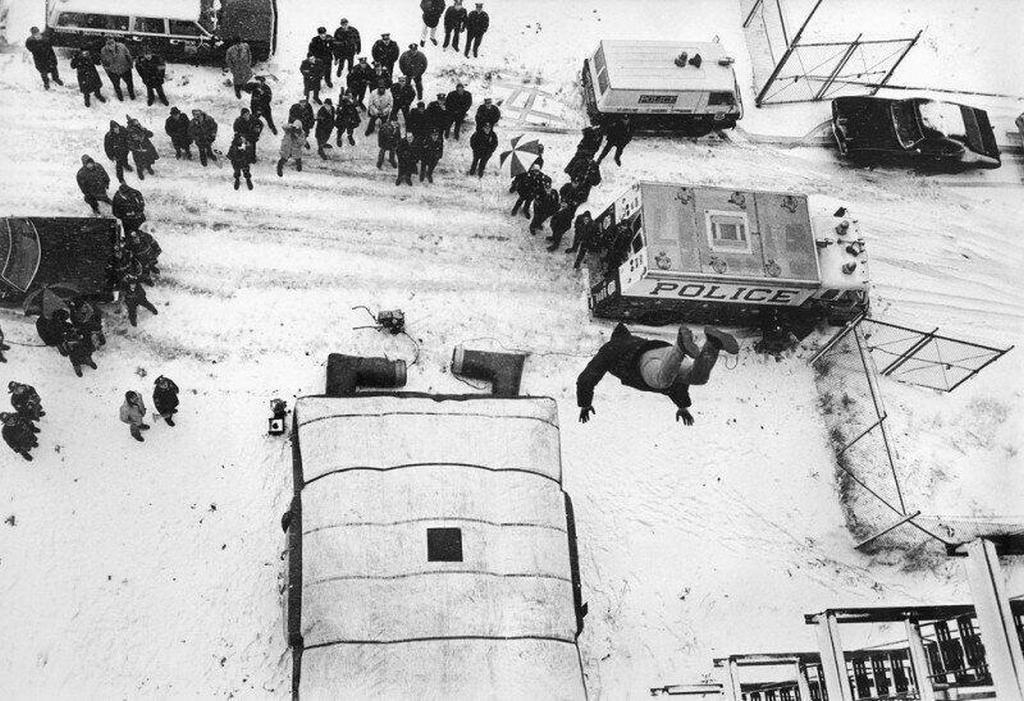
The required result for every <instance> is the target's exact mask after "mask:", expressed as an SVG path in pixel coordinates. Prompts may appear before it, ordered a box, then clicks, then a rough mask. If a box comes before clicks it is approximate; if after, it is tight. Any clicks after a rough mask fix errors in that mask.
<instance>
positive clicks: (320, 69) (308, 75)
mask: <svg viewBox="0 0 1024 701" xmlns="http://www.w3.org/2000/svg"><path fill="white" fill-rule="evenodd" d="M299 73H301V74H302V92H303V94H304V95H305V96H306V99H307V100H308V99H309V94H310V93H313V101H314V102H316V103H317V104H320V83H321V82H322V81H323V79H324V65H323V64H322V63H321V62H320V60H319V59H318V58H317V57H316V56H314V55H313V54H309V55H308V56H306V59H305V60H304V61H303V62H302V63H300V64H299Z"/></svg>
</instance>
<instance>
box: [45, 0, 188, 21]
mask: <svg viewBox="0 0 1024 701" xmlns="http://www.w3.org/2000/svg"><path fill="white" fill-rule="evenodd" d="M56 12H88V13H94V14H103V15H127V16H131V17H163V18H166V19H176V20H184V21H186V22H194V21H196V20H197V19H199V14H200V0H172V1H170V2H169V1H168V0H55V1H53V2H51V4H50V13H51V15H50V16H51V17H53V16H54V13H56Z"/></svg>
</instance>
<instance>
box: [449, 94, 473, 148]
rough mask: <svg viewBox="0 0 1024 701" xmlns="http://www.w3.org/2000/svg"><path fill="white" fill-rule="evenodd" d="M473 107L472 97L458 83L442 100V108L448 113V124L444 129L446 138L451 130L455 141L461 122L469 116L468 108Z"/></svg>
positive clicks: (460, 128) (460, 129)
mask: <svg viewBox="0 0 1024 701" xmlns="http://www.w3.org/2000/svg"><path fill="white" fill-rule="evenodd" d="M472 106H473V95H472V94H471V93H470V92H469V91H468V90H466V86H464V85H463V84H462V83H459V84H457V85H456V86H455V89H454V90H452V91H451V92H450V93H448V95H447V96H446V97H445V98H444V108H445V111H446V112H448V123H447V124H446V125H445V127H444V135H445V137H446V138H447V137H448V132H449V130H451V131H452V132H453V135H454V137H455V139H456V140H458V138H459V133H460V132H461V131H462V122H463V120H465V119H466V115H467V114H469V108H470V107H472Z"/></svg>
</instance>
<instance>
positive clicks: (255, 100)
mask: <svg viewBox="0 0 1024 701" xmlns="http://www.w3.org/2000/svg"><path fill="white" fill-rule="evenodd" d="M241 89H242V90H244V91H246V92H247V93H249V94H250V95H251V97H250V98H249V109H251V110H252V113H253V114H254V115H255V116H256V117H260V118H262V119H263V120H265V121H266V123H267V126H268V127H269V128H270V133H271V134H277V127H276V126H275V125H274V115H273V113H272V112H271V110H270V103H271V102H272V101H273V99H274V91H273V90H271V88H270V86H269V85H267V79H266V78H265V77H263V76H261V75H258V76H256V79H255V80H253V81H252V82H251V83H246V84H245V85H243V86H242V88H241Z"/></svg>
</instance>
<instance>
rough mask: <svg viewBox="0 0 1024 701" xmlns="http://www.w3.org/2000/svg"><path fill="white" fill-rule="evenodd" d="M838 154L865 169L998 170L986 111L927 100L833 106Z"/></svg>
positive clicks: (859, 100) (852, 100) (866, 100)
mask: <svg viewBox="0 0 1024 701" xmlns="http://www.w3.org/2000/svg"><path fill="white" fill-rule="evenodd" d="M832 130H833V132H834V133H835V137H836V142H837V143H838V144H839V151H840V152H841V153H842V154H843V155H844V156H846V157H847V158H849V159H850V160H853V161H857V162H861V163H868V164H874V163H906V164H912V165H919V166H925V167H932V168H940V169H944V170H963V169H965V168H998V167H999V165H1000V160H999V148H998V147H997V146H996V140H995V135H994V134H993V131H992V125H991V123H990V122H989V120H988V114H987V113H986V112H985V110H980V109H977V108H975V107H968V106H967V105H958V104H956V103H953V102H940V101H937V100H928V99H924V98H918V97H914V98H909V99H906V100H889V99H886V98H881V97H839V98H836V99H835V100H833V101H832Z"/></svg>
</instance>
